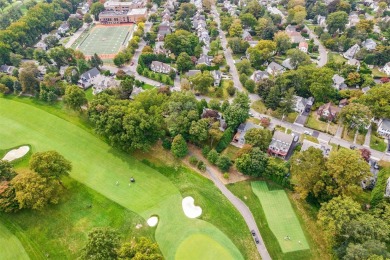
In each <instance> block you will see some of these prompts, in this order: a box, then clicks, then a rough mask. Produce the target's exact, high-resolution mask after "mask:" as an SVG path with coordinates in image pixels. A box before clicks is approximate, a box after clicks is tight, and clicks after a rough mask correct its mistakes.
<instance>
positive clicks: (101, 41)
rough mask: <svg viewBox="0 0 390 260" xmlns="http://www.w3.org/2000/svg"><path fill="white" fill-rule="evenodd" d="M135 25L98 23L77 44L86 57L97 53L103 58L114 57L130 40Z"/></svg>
mask: <svg viewBox="0 0 390 260" xmlns="http://www.w3.org/2000/svg"><path fill="white" fill-rule="evenodd" d="M133 29H134V25H132V24H125V25H97V26H95V27H94V28H92V29H91V30H90V31H89V32H86V34H87V35H86V36H84V37H83V35H82V36H80V37H83V40H82V42H81V43H80V44H79V45H78V46H77V49H78V50H80V51H81V52H82V53H84V55H85V56H86V57H89V56H92V55H93V54H95V53H97V54H98V55H99V56H100V57H101V58H114V56H115V54H117V53H118V52H119V50H120V49H121V47H122V46H126V44H127V42H128V41H129V40H130V38H131V35H132V31H133Z"/></svg>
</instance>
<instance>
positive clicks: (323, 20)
mask: <svg viewBox="0 0 390 260" xmlns="http://www.w3.org/2000/svg"><path fill="white" fill-rule="evenodd" d="M317 24H318V25H319V26H320V27H322V28H326V26H327V25H326V17H325V16H321V15H318V16H317Z"/></svg>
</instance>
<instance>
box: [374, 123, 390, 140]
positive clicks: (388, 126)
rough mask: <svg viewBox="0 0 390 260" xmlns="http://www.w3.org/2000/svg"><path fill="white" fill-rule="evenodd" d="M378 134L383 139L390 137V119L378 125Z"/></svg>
mask: <svg viewBox="0 0 390 260" xmlns="http://www.w3.org/2000/svg"><path fill="white" fill-rule="evenodd" d="M377 132H378V134H379V135H381V136H383V137H387V138H388V137H390V119H387V118H386V119H383V120H381V122H379V125H378V130H377Z"/></svg>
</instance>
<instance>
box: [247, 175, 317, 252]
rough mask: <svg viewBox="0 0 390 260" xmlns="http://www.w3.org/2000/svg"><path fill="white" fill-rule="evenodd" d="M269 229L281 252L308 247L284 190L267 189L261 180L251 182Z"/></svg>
mask: <svg viewBox="0 0 390 260" xmlns="http://www.w3.org/2000/svg"><path fill="white" fill-rule="evenodd" d="M251 185H252V190H253V192H254V193H255V194H256V196H257V197H258V198H259V200H260V203H261V206H262V207H263V210H264V213H265V217H266V219H267V222H268V225H269V227H270V229H271V231H272V232H273V233H274V235H275V237H276V239H277V240H278V242H279V245H280V247H281V249H282V252H283V253H287V252H293V251H298V250H307V249H310V247H309V245H308V243H307V241H306V238H305V235H304V234H303V231H302V228H301V225H300V223H299V221H298V219H297V216H296V215H295V212H294V210H293V208H292V206H291V204H290V201H289V199H288V197H287V194H286V192H285V191H284V190H269V189H268V186H267V183H266V182H263V181H256V182H251Z"/></svg>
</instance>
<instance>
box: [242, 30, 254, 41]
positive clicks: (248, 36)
mask: <svg viewBox="0 0 390 260" xmlns="http://www.w3.org/2000/svg"><path fill="white" fill-rule="evenodd" d="M242 39H243V40H244V41H252V40H253V38H252V35H251V34H250V33H249V32H248V31H247V30H244V32H243V33H242Z"/></svg>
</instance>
